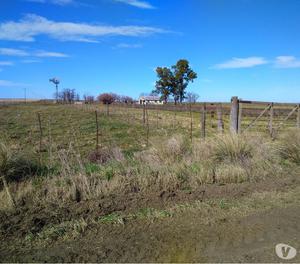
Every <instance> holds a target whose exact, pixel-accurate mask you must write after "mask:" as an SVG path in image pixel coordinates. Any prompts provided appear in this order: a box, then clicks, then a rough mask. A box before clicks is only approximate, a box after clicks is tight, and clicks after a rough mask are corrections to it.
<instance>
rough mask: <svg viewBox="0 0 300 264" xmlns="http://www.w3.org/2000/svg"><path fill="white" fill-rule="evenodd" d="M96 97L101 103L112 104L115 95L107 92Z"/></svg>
mask: <svg viewBox="0 0 300 264" xmlns="http://www.w3.org/2000/svg"><path fill="white" fill-rule="evenodd" d="M97 99H98V101H99V102H101V103H103V104H112V103H113V102H114V101H115V97H114V96H113V95H112V94H109V93H103V94H100V95H99V96H98V98H97Z"/></svg>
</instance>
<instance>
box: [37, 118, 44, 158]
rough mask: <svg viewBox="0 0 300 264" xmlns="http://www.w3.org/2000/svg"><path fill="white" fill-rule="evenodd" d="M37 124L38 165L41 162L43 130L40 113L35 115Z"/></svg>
mask: <svg viewBox="0 0 300 264" xmlns="http://www.w3.org/2000/svg"><path fill="white" fill-rule="evenodd" d="M37 118H38V123H39V130H40V146H39V158H40V163H41V162H42V140H43V129H42V121H41V115H40V113H37Z"/></svg>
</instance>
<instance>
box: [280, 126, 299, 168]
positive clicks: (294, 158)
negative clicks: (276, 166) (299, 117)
mask: <svg viewBox="0 0 300 264" xmlns="http://www.w3.org/2000/svg"><path fill="white" fill-rule="evenodd" d="M278 146H279V153H280V155H281V156H282V158H283V159H286V160H289V161H291V162H293V163H296V164H298V165H299V164H300V131H299V129H290V130H289V131H288V132H286V133H284V134H282V135H281V136H280V141H279V144H278Z"/></svg>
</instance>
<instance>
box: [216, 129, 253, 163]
mask: <svg viewBox="0 0 300 264" xmlns="http://www.w3.org/2000/svg"><path fill="white" fill-rule="evenodd" d="M213 155H214V158H215V160H216V161H219V162H224V161H227V162H233V163H240V162H244V161H245V160H247V159H250V158H252V157H253V146H252V145H251V144H250V143H249V141H248V140H247V139H246V138H245V137H244V136H241V135H236V134H225V135H221V136H218V137H217V138H216V139H215V140H214V147H213Z"/></svg>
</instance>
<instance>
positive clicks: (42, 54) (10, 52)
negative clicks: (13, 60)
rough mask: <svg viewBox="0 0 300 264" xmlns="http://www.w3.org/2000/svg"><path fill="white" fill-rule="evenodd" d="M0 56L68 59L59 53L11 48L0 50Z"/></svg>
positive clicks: (66, 55) (65, 55)
mask: <svg viewBox="0 0 300 264" xmlns="http://www.w3.org/2000/svg"><path fill="white" fill-rule="evenodd" d="M0 55H6V56H20V57H25V56H33V57H58V58H66V57H69V55H68V54H65V53H61V52H53V51H44V50H42V51H35V52H34V51H32V52H29V51H25V50H21V49H11V48H0Z"/></svg>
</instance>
